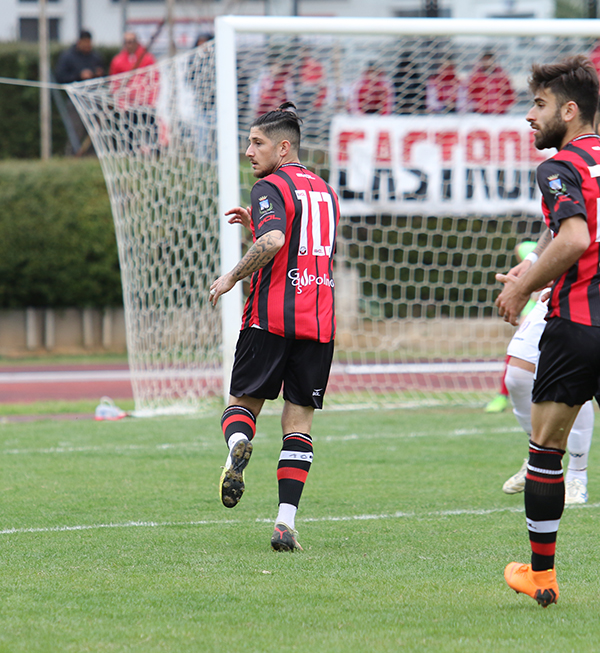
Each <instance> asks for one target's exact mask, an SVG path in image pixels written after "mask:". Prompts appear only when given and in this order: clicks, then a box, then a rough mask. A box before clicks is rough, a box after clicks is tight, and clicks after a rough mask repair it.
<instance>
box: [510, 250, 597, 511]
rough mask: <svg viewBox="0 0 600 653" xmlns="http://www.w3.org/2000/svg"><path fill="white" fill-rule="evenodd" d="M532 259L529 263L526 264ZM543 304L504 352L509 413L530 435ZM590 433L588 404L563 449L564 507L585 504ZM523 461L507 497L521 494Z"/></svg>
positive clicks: (591, 417)
mask: <svg viewBox="0 0 600 653" xmlns="http://www.w3.org/2000/svg"><path fill="white" fill-rule="evenodd" d="M532 259H533V257H532V258H531V259H529V260H530V261H531V260H532ZM546 310H547V307H546V302H544V301H542V300H541V299H538V301H537V303H536V305H535V306H534V307H533V309H532V310H531V311H530V312H529V314H528V315H527V317H526V318H525V319H524V320H523V322H522V323H521V325H520V326H519V329H518V330H517V331H516V333H515V334H514V336H513V338H512V340H511V341H510V343H509V345H508V349H507V352H506V353H507V354H508V356H510V359H509V361H508V367H507V372H506V377H505V383H506V387H507V388H508V391H509V394H510V400H511V402H512V405H513V412H514V414H515V416H516V418H517V421H518V422H519V424H520V425H521V427H522V428H523V430H524V431H525V432H526V433H527V434H528V435H530V434H531V390H532V388H533V380H534V376H535V368H536V365H537V362H538V358H539V355H540V352H539V349H538V345H539V342H540V338H541V336H542V333H543V331H544V327H545V325H546V321H545V317H546ZM593 430H594V407H593V404H592V402H591V401H588V402H587V403H586V404H584V405H583V406H582V408H581V410H580V411H579V414H578V415H577V419H576V420H575V423H574V424H573V428H572V429H571V433H570V434H569V440H568V443H567V449H568V452H569V466H568V469H567V475H566V480H565V504H567V505H569V504H574V503H586V501H587V499H588V493H587V464H588V454H589V451H590V445H591V442H592V432H593ZM526 473H527V460H525V462H524V463H523V465H522V467H521V469H520V470H519V471H518V472H517V473H516V474H514V475H513V476H511V477H510V478H509V479H508V480H507V481H506V482H505V483H504V485H503V486H502V489H503V491H504V492H506V493H507V494H516V493H517V492H523V490H524V488H525V475H526Z"/></svg>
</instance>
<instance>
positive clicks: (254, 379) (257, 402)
mask: <svg viewBox="0 0 600 653" xmlns="http://www.w3.org/2000/svg"><path fill="white" fill-rule="evenodd" d="M285 347H286V343H285V339H284V338H280V337H279V336H275V335H273V334H271V333H268V332H266V331H262V330H260V329H245V330H243V331H242V332H241V333H240V336H239V339H238V343H237V346H236V351H235V358H234V363H233V369H232V373H231V387H230V396H229V405H228V406H227V408H226V409H225V410H224V412H223V415H222V417H221V429H222V431H223V436H224V438H225V442H226V443H227V447H228V449H229V454H228V456H227V460H226V462H225V466H224V468H223V472H222V474H221V480H220V484H219V488H220V493H221V501H222V502H223V505H224V506H226V507H227V508H233V507H235V506H236V505H237V504H238V502H239V500H240V499H241V498H242V494H243V493H244V490H245V488H246V484H245V478H244V471H245V469H246V466H247V465H248V462H249V461H250V456H251V455H252V451H253V443H252V439H253V438H254V434H255V432H256V418H257V417H258V415H259V413H260V411H261V409H262V406H263V404H264V401H265V399H275V398H276V397H277V395H278V394H279V390H280V388H281V382H282V372H283V368H284V360H285V355H284V354H285Z"/></svg>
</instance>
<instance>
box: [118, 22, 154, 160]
mask: <svg viewBox="0 0 600 653" xmlns="http://www.w3.org/2000/svg"><path fill="white" fill-rule="evenodd" d="M123 46H124V47H123V49H122V50H121V52H119V54H117V55H116V56H115V57H114V58H113V60H112V61H111V62H110V74H111V75H120V74H122V73H128V72H132V71H136V70H139V69H143V68H147V67H149V66H153V65H154V64H155V63H156V60H155V59H154V57H153V56H152V55H151V54H150V53H149V52H148V51H147V49H146V48H144V47H143V46H142V45H140V43H138V40H137V37H136V35H135V34H134V33H133V32H125V34H124V35H123ZM158 82H159V77H158V71H157V70H156V69H152V70H150V71H144V70H140V71H139V72H136V73H133V74H131V75H123V76H122V77H118V78H117V79H115V80H113V81H112V83H111V91H112V93H113V95H114V98H115V104H116V106H117V107H118V108H119V110H120V111H121V112H122V113H121V114H120V119H121V120H122V127H121V131H122V133H123V134H126V135H127V136H126V142H125V143H124V147H125V149H127V150H134V149H135V148H136V147H141V148H142V150H143V151H145V152H151V151H155V150H156V148H157V143H158V141H159V136H158V126H157V123H156V116H155V115H154V112H153V111H152V109H153V108H154V106H155V104H156V99H157V96H158Z"/></svg>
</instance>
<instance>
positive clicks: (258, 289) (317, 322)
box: [210, 102, 339, 551]
mask: <svg viewBox="0 0 600 653" xmlns="http://www.w3.org/2000/svg"><path fill="white" fill-rule="evenodd" d="M249 141H250V144H249V146H248V149H247V150H246V156H247V157H248V158H249V159H250V163H251V165H252V169H253V171H254V176H255V177H257V179H258V181H257V182H256V183H255V184H254V186H253V188H252V194H251V204H252V206H251V207H249V208H248V209H244V208H242V207H236V208H233V209H231V210H230V211H228V212H227V215H231V216H232V217H231V218H230V220H229V221H230V222H231V223H238V224H242V225H244V226H246V227H248V228H251V229H252V234H253V237H254V244H253V245H252V247H251V248H250V249H249V250H248V252H247V253H246V255H245V256H244V257H243V258H242V259H241V261H240V262H239V263H238V264H237V265H236V266H235V267H234V269H233V270H231V272H229V273H227V274H225V275H223V276H221V277H219V278H218V279H217V280H216V281H215V282H214V283H213V284H212V285H211V289H210V294H211V301H212V303H213V305H215V304H216V302H217V300H218V298H219V297H220V295H222V294H223V293H226V292H228V291H229V290H231V288H233V286H234V285H235V284H236V283H237V282H238V281H240V279H243V278H245V277H247V276H248V275H252V277H251V279H250V293H249V296H248V300H247V301H246V306H245V308H244V314H243V317H242V330H241V332H240V336H239V340H238V343H237V347H236V351H235V359H234V364H233V370H232V375H231V386H230V397H229V405H228V407H227V408H226V409H225V412H224V413H223V416H222V418H221V426H222V429H223V435H224V436H225V441H226V442H227V445H228V447H229V456H228V458H227V462H226V463H225V468H224V470H223V474H222V475H221V500H222V502H223V504H224V505H225V506H227V507H228V508H233V507H234V506H235V505H237V503H238V501H239V500H240V498H241V496H242V493H243V492H244V479H243V474H244V469H245V467H246V465H247V463H248V460H249V459H250V455H251V454H252V438H253V437H254V433H255V427H256V418H257V417H258V414H259V413H260V411H261V408H262V406H263V404H264V402H265V399H276V398H277V397H278V396H279V393H280V391H281V387H282V385H283V398H284V408H283V414H282V417H281V425H282V428H283V446H282V449H281V453H280V456H279V463H278V467H277V479H278V483H279V513H278V515H277V519H276V521H275V529H274V532H273V537H272V538H271V546H272V547H273V548H274V549H275V550H277V551H293V550H294V549H301V547H300V545H299V543H298V540H297V539H296V531H295V517H296V510H297V509H298V504H299V501H300V496H301V494H302V490H303V488H304V483H305V482H306V477H307V475H308V471H309V469H310V466H311V463H312V459H313V446H312V439H311V436H310V430H311V426H312V419H313V413H314V410H315V408H322V407H323V395H324V394H325V388H326V387H327V382H328V379H329V371H330V368H331V361H332V358H333V340H334V337H335V310H334V281H333V255H334V250H335V237H336V231H337V225H338V220H339V205H338V199H337V195H336V194H335V192H334V191H333V190H332V188H331V187H330V186H329V185H328V184H327V183H326V182H325V181H323V179H321V178H320V177H318V176H317V175H315V174H313V173H312V172H310V171H309V170H307V169H306V168H305V167H304V166H303V165H302V164H301V163H300V161H299V159H298V153H299V150H300V119H299V118H298V116H297V114H296V112H295V106H294V105H293V104H292V103H289V102H286V103H284V104H282V105H281V106H280V107H279V109H278V110H277V111H270V112H268V113H266V114H263V115H262V116H259V117H258V118H257V119H256V120H255V121H254V122H253V123H252V125H251V127H250V136H249Z"/></svg>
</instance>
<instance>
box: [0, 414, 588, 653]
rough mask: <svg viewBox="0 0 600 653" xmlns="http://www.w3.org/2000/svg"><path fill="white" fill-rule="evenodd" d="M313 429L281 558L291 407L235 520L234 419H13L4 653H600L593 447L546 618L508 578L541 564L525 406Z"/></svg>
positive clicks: (267, 434)
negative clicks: (280, 503)
mask: <svg viewBox="0 0 600 653" xmlns="http://www.w3.org/2000/svg"><path fill="white" fill-rule="evenodd" d="M313 436H314V439H315V463H314V465H313V468H312V470H311V473H310V475H309V479H308V483H307V486H306V489H305V492H304V496H303V501H302V505H301V508H300V511H299V516H298V521H297V528H298V530H299V539H300V542H301V543H302V545H303V546H304V548H305V551H304V552H303V553H294V554H284V553H279V554H277V553H274V552H272V551H271V550H270V548H269V539H270V535H271V532H272V526H273V519H274V517H275V515H276V510H277V505H276V504H277V482H276V476H275V470H276V464H277V458H278V452H279V449H280V444H281V434H280V426H279V417H278V416H277V415H264V416H261V418H259V422H258V430H257V437H256V442H255V450H254V454H253V457H252V461H251V463H250V465H249V467H248V469H247V471H246V481H247V491H246V494H245V495H244V498H243V499H242V502H241V503H240V504H239V506H237V507H236V508H235V509H234V510H228V509H226V508H224V507H223V506H222V505H221V504H220V501H219V498H218V490H217V484H218V477H219V473H220V466H221V465H222V464H223V462H224V459H225V454H226V449H225V445H224V443H223V439H222V435H221V434H220V428H219V414H218V413H217V412H215V413H214V414H213V415H209V416H203V417H185V418H184V417H180V418H155V419H151V420H133V419H131V420H121V421H119V422H110V423H107V422H93V421H78V422H68V421H61V422H51V421H40V422H34V423H5V424H1V425H0V457H1V459H2V469H3V473H2V477H1V479H0V490H1V492H2V505H3V510H2V512H1V514H0V544H1V546H2V556H0V651H4V650H6V651H11V652H18V651H28V652H30V651H57V650H60V651H84V650H93V651H135V650H139V651H165V650H169V651H178V652H179V651H182V652H186V651H202V652H207V653H208V652H210V653H212V652H213V651H215V652H216V651H219V652H221V651H223V650H237V651H241V652H256V653H263V652H264V651H270V650H273V649H284V650H290V651H302V652H309V653H312V652H315V653H320V652H321V651H322V652H328V653H330V652H338V651H339V652H340V653H342V652H343V653H354V652H357V653H358V652H361V653H363V652H365V651H369V652H370V651H374V652H376V653H377V652H388V651H389V652H392V651H399V650H406V651H448V652H451V651H457V652H458V651H460V652H464V651H466V652H470V651H478V652H479V651H481V650H493V651H527V652H528V653H529V651H531V650H537V649H538V648H540V647H542V646H552V647H553V648H554V650H560V651H571V650H576V651H592V650H595V646H596V640H597V630H598V627H597V625H596V622H597V619H596V615H597V607H598V606H597V602H598V599H597V588H598V581H599V578H598V571H597V570H598V569H599V565H598V563H599V562H600V560H598V558H599V557H600V555H599V554H598V553H596V547H595V546H594V545H595V540H596V530H597V529H596V521H597V511H598V510H599V509H600V506H598V505H596V504H594V503H593V502H594V500H595V497H600V483H599V482H598V480H597V474H596V469H597V467H596V465H595V458H594V456H593V452H592V456H591V461H590V470H589V472H590V484H589V490H590V497H591V499H590V504H589V505H588V506H585V507H583V508H569V509H567V510H566V511H565V515H564V517H563V522H562V526H561V533H560V536H559V546H558V557H557V563H558V577H559V583H560V588H561V596H560V599H559V603H558V605H556V606H550V607H549V608H548V609H546V610H542V609H541V608H539V606H538V605H537V604H536V603H535V602H534V601H533V600H531V599H530V598H529V597H524V596H522V595H519V596H517V595H516V594H515V593H514V592H512V591H511V590H509V589H508V588H507V587H506V585H505V584H504V581H503V578H502V571H503V568H504V566H505V564H506V563H507V562H509V561H511V560H514V559H516V560H524V561H526V560H527V558H528V556H529V547H528V543H527V534H526V529H525V523H524V514H523V510H522V503H523V502H522V497H520V496H516V497H515V496H512V497H510V496H506V495H504V494H502V492H501V490H500V488H501V486H502V483H503V481H504V480H505V479H506V478H507V477H508V476H510V475H511V474H512V473H514V471H516V469H518V467H519V465H520V463H521V461H522V458H523V456H524V455H525V452H526V436H525V435H524V434H523V433H521V432H520V431H519V429H518V427H517V425H516V423H515V422H514V417H513V416H512V415H510V414H501V415H488V414H485V413H484V412H483V411H482V410H472V409H427V410H426V411H423V410H403V411H392V410H389V411H386V410H379V411H362V412H361V411H358V412H356V411H355V412H344V411H336V412H329V413H328V412H327V411H324V412H323V413H322V414H321V413H320V414H318V415H317V416H316V418H315V424H314V428H313Z"/></svg>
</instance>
